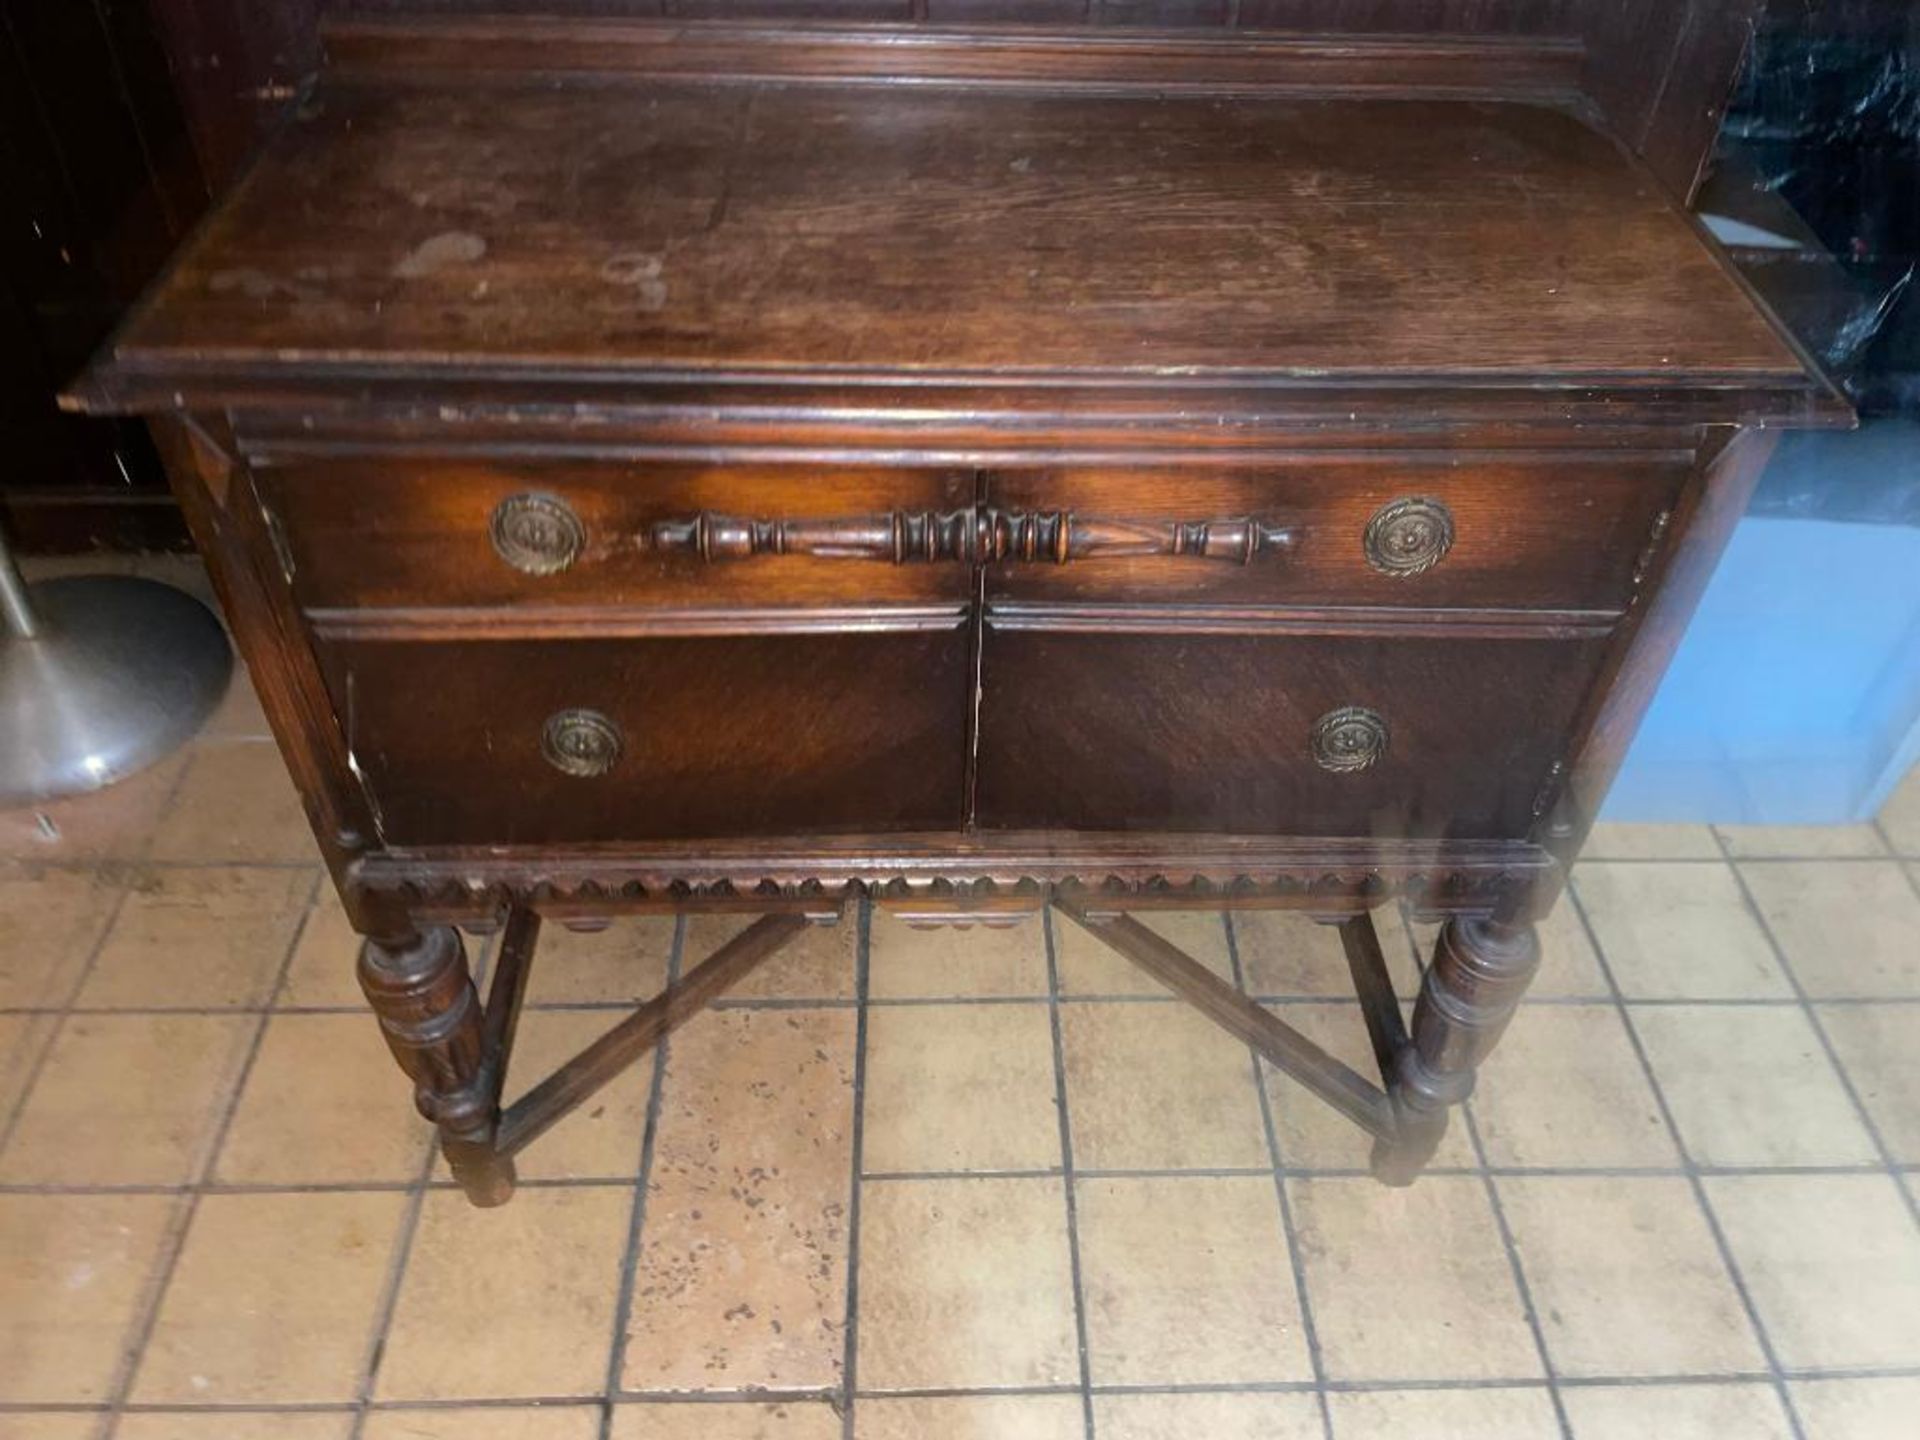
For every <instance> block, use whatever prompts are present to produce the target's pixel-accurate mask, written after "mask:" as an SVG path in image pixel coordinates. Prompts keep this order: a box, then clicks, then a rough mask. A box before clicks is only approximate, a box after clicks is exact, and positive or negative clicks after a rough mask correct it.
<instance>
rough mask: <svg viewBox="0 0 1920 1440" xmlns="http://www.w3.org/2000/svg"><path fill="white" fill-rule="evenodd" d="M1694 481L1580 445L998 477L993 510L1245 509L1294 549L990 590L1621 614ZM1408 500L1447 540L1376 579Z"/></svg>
mask: <svg viewBox="0 0 1920 1440" xmlns="http://www.w3.org/2000/svg"><path fill="white" fill-rule="evenodd" d="M1687 473H1688V471H1687V467H1685V466H1683V465H1676V464H1674V463H1673V462H1672V461H1671V460H1655V461H1653V462H1652V463H1650V464H1648V463H1638V462H1637V457H1631V456H1612V455H1607V454H1605V453H1601V454H1585V455H1583V454H1581V453H1580V452H1578V451H1569V452H1563V453H1561V454H1559V455H1554V456H1551V457H1543V458H1541V459H1540V460H1539V461H1537V462H1535V463H1532V464H1527V463H1524V462H1515V461H1511V460H1508V459H1507V458H1506V457H1504V456H1501V455H1498V454H1495V455H1483V456H1471V455H1466V454H1457V455H1455V456H1452V457H1449V458H1440V457H1437V456H1433V455H1426V456H1418V455H1416V456H1405V457H1403V456H1391V455H1354V456H1342V457H1339V458H1333V457H1329V458H1327V459H1325V460H1321V461H1306V462H1297V463H1291V464H1286V463H1281V464H1272V465H1265V466H1261V467H1259V468H1258V469H1252V468H1248V469H1240V468H1219V469H1209V470H1205V471H1196V470H1193V469H1190V468H1189V469H1180V470H1173V469H1166V470H1153V469H1142V468H1139V467H1137V466H1136V467H1133V468H1129V469H1119V468H1093V467H1089V468H1085V469H1080V468H1070V467H1064V466H1061V467H1049V468H1047V469H1043V470H1034V471H1024V472H1005V471H996V472H994V473H993V474H991V475H990V476H989V478H988V491H987V493H988V499H989V501H990V503H992V504H995V505H1005V506H1010V507H1013V508H1015V509H1019V508H1024V507H1031V506H1037V505H1040V504H1042V503H1045V504H1050V505H1055V506H1059V507H1061V508H1064V509H1070V510H1083V511H1084V510H1088V509H1092V508H1093V507H1096V506H1098V507H1099V508H1100V509H1101V510H1103V511H1105V512H1107V513H1110V514H1121V515H1126V516H1129V517H1131V518H1135V519H1139V520H1150V519H1159V518H1171V517H1174V516H1178V515H1185V514H1196V513H1209V514H1218V515H1247V516H1253V517H1256V518H1258V519H1259V520H1261V521H1263V522H1265V523H1267V524H1270V525H1275V526H1279V527H1282V528H1284V529H1286V530H1288V531H1289V532H1290V535H1291V540H1290V543H1289V544H1288V545H1287V546H1286V547H1285V548H1284V550H1276V551H1274V552H1273V553H1271V554H1269V555H1266V556H1262V557H1260V558H1259V559H1258V560H1256V561H1255V562H1254V563H1252V564H1248V565H1245V566H1196V565H1168V564H1164V563H1153V562H1151V561H1142V560H1139V559H1137V558H1132V557H1113V558H1103V559H1095V560H1089V561H1086V562H1084V563H1080V564H1075V565H1072V566H1068V567H1062V568H1050V567H1045V566H1033V565H1014V564H1002V565H995V566H993V567H991V568H990V570H989V572H988V574H987V582H986V584H987V589H986V594H987V598H988V599H989V601H999V600H1014V601H1033V602H1041V601H1045V602H1060V603H1073V602H1084V601H1100V600H1107V601H1112V600H1120V599H1125V600H1127V601H1129V602H1133V603H1148V602H1180V603H1188V604H1195V603H1204V604H1211V605H1223V604H1235V603H1243V604H1257V603H1265V604H1287V605H1294V606H1309V605H1335V606H1340V607H1343V608H1345V607H1364V606H1415V607H1431V608H1435V609H1452V608H1468V607H1473V606H1500V607H1505V608H1511V609H1527V608H1539V609H1569V610H1573V609H1592V610H1608V609H1614V610H1619V609H1624V608H1625V606H1626V604H1627V601H1628V599H1629V596H1630V594H1631V590H1632V579H1633V568H1634V556H1635V555H1636V554H1637V553H1638V551H1639V549H1640V548H1641V547H1643V546H1644V545H1645V544H1646V541H1647V539H1648V537H1649V535H1650V534H1651V532H1652V528H1653V523H1654V518H1655V516H1656V515H1658V514H1659V513H1660V511H1661V510H1662V509H1663V508H1665V507H1666V506H1667V505H1668V504H1670V503H1671V498H1672V496H1673V495H1674V494H1675V493H1676V492H1677V491H1678V489H1679V486H1680V483H1681V481H1682V480H1683V479H1684V478H1685V476H1686V474H1687ZM1409 496H1420V497H1431V498H1433V499H1435V500H1438V501H1439V502H1441V503H1442V504H1443V505H1444V506H1445V507H1446V508H1447V510H1448V511H1449V512H1450V513H1451V515H1452V517H1453V521H1454V539H1453V544H1452V547H1451V548H1450V549H1449V550H1448V551H1447V553H1446V555H1445V558H1444V559H1442V560H1441V561H1440V562H1439V563H1437V564H1436V565H1434V566H1433V567H1432V568H1431V569H1430V570H1428V571H1426V572H1425V573H1423V574H1419V575H1412V576H1393V575H1387V574H1383V573H1381V572H1380V571H1379V570H1378V569H1376V568H1375V567H1374V566H1373V565H1372V564H1370V563H1369V561H1368V559H1367V555H1366V550H1365V536H1366V530H1367V525H1368V523H1369V521H1371V520H1372V518H1373V517H1374V516H1375V515H1376V514H1378V513H1379V511H1380V510H1381V509H1382V507H1384V506H1386V505H1388V504H1390V503H1392V502H1393V501H1395V500H1398V499H1402V498H1405V497H1409Z"/></svg>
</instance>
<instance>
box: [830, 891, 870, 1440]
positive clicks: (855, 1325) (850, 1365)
mask: <svg viewBox="0 0 1920 1440" xmlns="http://www.w3.org/2000/svg"><path fill="white" fill-rule="evenodd" d="M841 923H842V924H845V923H846V922H845V921H844V920H843V921H842V922H841ZM856 923H857V924H858V925H859V927H860V929H859V933H858V935H857V936H856V937H855V942H854V951H853V993H854V999H855V1001H856V1002H857V1008H856V1009H855V1012H854V1016H855V1018H854V1022H853V1133H852V1137H851V1143H850V1144H849V1146H848V1149H849V1150H850V1151H851V1152H852V1155H851V1157H850V1160H849V1164H848V1175H847V1301H846V1309H845V1312H844V1316H843V1320H842V1333H841V1337H840V1340H841V1347H842V1348H841V1353H840V1385H839V1387H838V1394H839V1396H840V1434H841V1437H842V1440H854V1407H855V1404H856V1398H855V1397H856V1396H857V1394H858V1387H857V1378H858V1375H859V1363H860V1172H861V1171H862V1170H863V1169H865V1168H866V1166H865V1147H866V1125H867V1016H868V1013H869V1012H868V1005H867V1000H868V996H869V995H870V994H871V993H872V989H873V973H872V968H873V902H872V901H871V900H870V899H868V898H867V897H866V896H864V895H863V896H861V897H860V899H859V902H858V910H857V920H856Z"/></svg>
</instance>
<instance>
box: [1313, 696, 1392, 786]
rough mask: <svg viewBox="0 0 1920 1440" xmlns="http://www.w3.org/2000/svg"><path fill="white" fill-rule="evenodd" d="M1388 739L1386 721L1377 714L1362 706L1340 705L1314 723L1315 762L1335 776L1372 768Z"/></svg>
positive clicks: (1385, 751)
mask: <svg viewBox="0 0 1920 1440" xmlns="http://www.w3.org/2000/svg"><path fill="white" fill-rule="evenodd" d="M1387 740H1388V733H1387V722H1386V721H1385V720H1383V719H1381V718H1380V716H1379V715H1378V714H1376V713H1375V712H1374V711H1372V710H1368V709H1366V708H1365V707H1364V706H1360V705H1343V706H1341V708H1340V709H1338V710H1329V711H1328V712H1327V713H1326V714H1325V715H1322V716H1321V717H1320V718H1319V719H1318V720H1317V721H1315V722H1314V726H1313V736H1312V740H1311V746H1312V749H1313V759H1314V763H1315V764H1317V765H1318V766H1319V767H1320V768H1321V769H1322V770H1331V771H1333V772H1334V773H1335V774H1336V775H1347V774H1351V773H1353V772H1354V771H1357V770H1367V769H1371V768H1372V767H1373V766H1375V765H1377V764H1379V762H1380V760H1381V757H1383V756H1384V755H1385V754H1386V753H1387Z"/></svg>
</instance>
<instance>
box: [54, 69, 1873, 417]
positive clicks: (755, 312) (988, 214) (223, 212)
mask: <svg viewBox="0 0 1920 1440" xmlns="http://www.w3.org/2000/svg"><path fill="white" fill-rule="evenodd" d="M1577 111H1578V107H1577V105H1574V104H1567V105H1561V104H1555V103H1551V101H1550V100H1543V99H1542V98H1541V97H1538V96H1534V97H1532V98H1530V99H1500V98H1489V97H1482V96H1468V95H1446V94H1435V93H1432V92H1431V91H1430V90H1429V91H1426V92H1421V93H1407V94H1380V93H1374V94H1360V95H1356V94H1352V93H1325V92H1313V91H1304V90H1301V89H1299V88H1281V89H1271V90H1265V91H1262V90H1258V89H1251V90H1250V89H1247V88H1240V89H1236V90H1233V91H1231V92H1227V93H1212V94H1209V93H1205V92H1204V91H1195V90H1194V89H1192V88H1191V87H1188V88H1186V89H1183V90H1178V91H1176V92H1174V93H1166V92H1156V91H1154V90H1153V89H1151V88H1144V89H1143V88H1141V87H1139V86H1134V87H1131V88H1128V89H1124V90H1122V89H1118V88H1116V89H1114V90H1111V91H1104V92H1103V91H1101V90H1100V89H1098V88H1094V89H1089V88H1086V87H1084V86H1082V87H1078V88H1066V89H1056V90H1049V89H1047V88H1045V87H1044V86H1032V85H1020V86H1011V87H1004V88H1002V87H992V86H988V87H980V86H974V85H966V84H941V83H911V84H883V83H871V81H870V80H862V79H857V78H856V79H851V80H849V79H831V78H830V79H828V80H826V81H819V80H816V81H815V82H813V83H796V82H794V81H792V80H790V79H783V78H778V77H775V78H768V77H761V78H759V79H748V80H742V79H739V78H730V79H719V78H712V77H704V76H699V75H677V74H676V75H659V74H643V75H623V76H607V75H597V76H596V75H580V74H574V75H564V76H557V75H553V74H541V75H521V76H518V77H516V76H512V75H504V76H503V75H501V74H498V73H492V74H488V75H486V76H484V77H474V76H468V77H465V78H449V77H448V76H446V75H444V74H443V75H439V76H438V77H437V78H436V77H427V78H421V77H405V76H396V75H393V74H390V73H378V74H374V73H359V74H356V73H355V72H353V71H351V70H347V71H343V72H342V73H340V74H339V75H337V76H335V77H333V78H332V79H331V80H329V81H328V82H327V83H326V84H324V85H323V86H322V87H321V88H320V90H319V91H318V93H317V94H316V96H315V97H314V98H313V99H311V100H310V101H309V102H308V103H306V104H305V105H304V106H303V107H302V108H301V109H300V110H299V111H298V113H297V114H296V115H294V116H293V117H292V118H291V120H290V122H289V123H288V124H287V125H286V126H285V127H284V128H283V129H282V131H281V132H280V133H279V134H278V136H277V137H276V138H275V139H274V140H273V141H272V142H271V143H270V144H269V145H268V147H267V148H266V150H265V152H264V153H263V154H262V155H261V156H260V157H259V159H258V160H257V161H256V163H255V165H254V167H253V168H252V170H251V171H250V173H249V174H248V175H247V177H246V178H245V179H244V180H243V181H242V182H241V184H240V185H239V186H238V188H237V189H236V190H235V191H234V192H233V193H232V194H231V195H229V196H228V197H227V198H226V199H225V200H224V202H222V203H221V204H220V205H219V206H218V208H217V209H216V210H215V212H214V214H213V215H212V216H211V218H210V219H209V220H208V221H207V223H205V224H204V225H203V226H202V228H201V229H200V231H199V232H198V233H197V234H196V235H195V237H194V238H193V239H192V240H191V241H190V242H189V243H188V244H187V246H186V247H185V248H184V249H183V250H182V252H181V253H180V254H179V255H178V256H177V257H176V259H175V261H174V263H173V264H172V266H171V267H170V269H169V270H168V272H167V273H166V275H165V276H164V277H163V278H162V279H161V280H160V281H159V282H158V283H157V284H156V286H155V287H154V288H153V290H152V291H151V292H150V294H149V295H148V296H147V298H146V299H145V300H144V301H143V302H142V304H141V305H140V306H139V307H138V309H137V310H136V311H135V312H134V314H133V315H132V316H131V317H130V319H129V320H128V322H127V323H126V325H125V326H124V327H123V329H122V331H121V333H120V334H119V335H118V336H117V337H116V339H115V340H114V342H113V343H112V344H111V345H110V347H109V349H108V351H107V352H106V353H105V354H104V355H103V356H102V357H101V359H100V361H98V362H97V363H96V365H95V367H94V368H93V370H91V371H90V372H89V373H88V374H87V375H86V376H85V377H83V378H82V380H81V381H80V382H78V383H77V384H76V386H75V387H74V389H73V391H72V392H71V393H70V395H69V396H68V397H67V398H68V403H70V404H72V405H74V406H75V407H77V408H93V409H139V408H150V407H153V406H157V405H171V404H183V403H196V398H199V399H210V398H222V399H224V400H226V401H228V402H232V401H233V399H234V398H235V396H236V395H241V394H245V393H248V392H249V391H250V390H253V389H257V390H259V391H261V392H263V393H264V392H272V393H274V394H277V395H283V396H284V395H287V394H293V393H299V392H301V391H303V390H312V391H314V392H315V393H318V392H320V391H322V390H325V389H326V388H327V387H329V386H331V387H335V388H336V389H337V388H338V387H341V386H354V387H359V388H360V391H361V393H365V392H366V388H367V387H369V386H371V387H375V388H376V389H377V388H378V387H380V386H395V387H408V388H411V389H414V390H416V391H418V390H421V389H422V387H425V388H427V389H431V387H432V386H433V385H435V384H438V383H443V382H451V381H456V380H457V381H460V382H463V383H468V384H472V383H495V384H499V385H503V386H507V387H509V388H510V387H512V386H514V385H520V386H523V387H524V386H532V385H536V384H540V385H546V386H549V387H552V386H555V385H578V384H600V385H605V384H609V383H617V384H619V385H621V386H623V387H640V388H642V389H649V393H652V390H653V389H654V388H658V389H660V390H662V391H663V393H664V392H665V391H671V390H672V389H673V387H675V386H682V387H699V391H700V394H701V395H702V396H711V395H713V394H715V393H720V392H718V391H716V388H715V387H721V390H724V387H725V386H727V385H738V386H748V385H751V386H755V387H761V388H762V389H764V388H765V387H772V388H773V389H774V391H776V392H778V393H788V394H790V395H791V396H792V398H793V400H794V402H795V403H796V404H807V403H813V401H814V399H816V398H817V397H818V396H819V395H821V394H823V393H824V392H825V389H826V388H829V387H830V388H831V389H832V391H833V392H834V393H835V394H838V395H842V396H844V395H846V394H848V393H850V392H851V393H855V394H857V393H859V392H860V391H861V389H862V387H869V386H877V387H881V388H883V389H884V390H885V391H886V393H887V394H888V395H889V396H898V395H899V394H901V393H903V392H909V391H912V390H914V389H916V388H918V389H920V390H922V391H923V392H925V391H927V390H928V388H929V387H933V388H940V387H948V389H951V388H952V387H972V388H973V389H974V390H976V391H983V390H992V391H995V392H998V393H1013V392H1014V391H1016V390H1018V391H1020V392H1023V393H1029V394H1030V393H1036V392H1044V393H1048V394H1052V395H1055V396H1057V397H1059V402H1060V403H1061V404H1062V405H1068V406H1070V405H1071V404H1072V403H1073V399H1072V397H1073V396H1074V395H1076V394H1080V393H1090V392H1091V391H1092V390H1095V389H1100V390H1103V391H1105V392H1107V393H1112V392H1113V391H1115V390H1116V388H1117V389H1118V390H1121V391H1128V392H1131V393H1141V392H1152V393H1164V394H1166V395H1180V394H1186V395H1189V396H1191V395H1193V394H1194V393H1195V392H1196V391H1198V392H1205V391H1208V390H1210V389H1211V390H1217V391H1222V392H1224V391H1225V390H1226V389H1228V388H1231V389H1232V390H1233V391H1234V393H1235V394H1237V395H1241V396H1245V395H1247V394H1250V393H1255V392H1260V391H1263V390H1264V391H1269V392H1272V393H1285V394H1290V395H1294V396H1298V395H1301V394H1307V393H1311V394H1316V395H1320V396H1323V397H1325V398H1326V399H1327V401H1328V403H1329V404H1330V405H1331V404H1336V403H1338V401H1339V397H1340V396H1341V395H1351V394H1354V393H1359V392H1368V393H1373V392H1379V391H1381V390H1387V391H1394V392H1404V391H1408V390H1418V391H1420V392H1422V393H1439V392H1445V393H1448V394H1474V393H1481V392H1488V391H1492V392H1504V393H1507V394H1509V395H1511V392H1513V391H1516V390H1524V391H1529V392H1540V391H1546V392H1550V393H1553V392H1559V393H1576V392H1577V393H1578V394H1580V395H1582V396H1584V397H1586V398H1587V399H1588V400H1589V401H1594V400H1595V399H1596V397H1597V398H1598V399H1599V400H1610V401H1613V402H1617V403H1621V404H1623V405H1626V406H1628V407H1631V405H1632V403H1633V400H1634V397H1636V396H1643V397H1644V396H1650V395H1669V396H1670V395H1673V394H1675V393H1682V392H1684V393H1686V394H1688V395H1690V396H1692V397H1693V403H1694V404H1695V406H1696V408H1698V409H1700V410H1701V416H1700V418H1713V419H1726V420H1734V419H1748V420H1751V419H1755V418H1760V419H1781V420H1790V419H1800V420H1811V419H1817V418H1819V417H1820V416H1821V415H1822V414H1823V413H1825V414H1828V415H1829V416H1830V415H1831V413H1832V412H1833V411H1834V410H1835V409H1836V408H1837V406H1836V402H1835V401H1834V400H1833V399H1832V397H1831V396H1830V392H1829V391H1828V390H1827V389H1826V387H1825V386H1824V385H1823V383H1822V382H1821V381H1820V380H1818V379H1817V378H1816V377H1815V376H1813V375H1810V374H1809V372H1808V370H1807V369H1806V367H1805V366H1804V365H1803V362H1802V359H1801V357H1800V356H1799V355H1798V354H1797V353H1796V351H1795V350H1794V348H1793V347H1792V346H1791V344H1790V342H1788V341H1787V340H1785V339H1784V338H1783V336H1782V334H1781V333H1780V331H1779V330H1778V329H1777V328H1776V326H1775V325H1774V324H1773V323H1772V322H1771V321H1770V320H1769V318H1768V317H1767V316H1766V315H1765V313H1764V312H1763V311H1762V309H1761V308H1760V307H1759V305H1758V303H1757V301H1756V300H1755V299H1754V298H1753V297H1752V296H1751V294H1750V293H1749V292H1748V291H1747V290H1746V288H1745V287H1744V286H1743V285H1742V284H1741V283H1740V282H1739V281H1738V280H1737V279H1736V278H1735V276H1734V275H1733V273H1732V272H1731V271H1730V269H1729V268H1728V267H1727V266H1726V265H1725V264H1724V263H1723V261H1722V259H1721V258H1720V257H1719V256H1718V255H1717V254H1716V253H1715V252H1714V251H1713V249H1712V248H1711V245H1710V242H1709V241H1707V240H1705V239H1704V238H1703V237H1702V235H1701V233H1700V232H1699V230H1698V228H1697V227H1696V226H1695V225H1694V223H1693V222H1692V220H1691V219H1690V218H1689V217H1688V216H1687V215H1686V213H1685V212H1684V211H1683V210H1682V209H1681V208H1680V207H1679V206H1678V205H1676V203H1675V202H1674V201H1673V200H1672V199H1671V198H1669V197H1668V196H1667V195H1666V194H1665V193H1664V192H1663V191H1662V190H1661V188H1660V187H1659V186H1658V185H1657V183H1656V182H1655V181H1654V180H1653V179H1652V177H1651V176H1650V175H1649V174H1648V172H1646V171H1645V170H1644V169H1643V168H1642V167H1641V166H1640V164H1639V163H1638V162H1637V161H1636V160H1635V159H1634V158H1633V157H1632V156H1631V155H1630V154H1629V153H1628V152H1626V151H1625V149H1624V148H1623V147H1621V146H1620V145H1619V144H1617V143H1616V142H1615V141H1614V140H1613V139H1611V138H1610V137H1608V136H1606V135H1605V134H1603V133H1601V132H1600V131H1598V130H1597V129H1595V128H1594V127H1593V126H1592V125H1590V124H1589V123H1588V122H1587V121H1586V120H1585V119H1583V118H1582V117H1581V115H1580V114H1579V113H1577ZM783 387H785V388H784V389H783ZM623 393H627V392H626V391H624V390H623ZM943 393H945V392H943ZM889 403H895V402H894V401H891V400H890V401H889ZM1198 403H1201V408H1205V406H1204V402H1198ZM1236 403H1242V402H1236ZM1716 404H1717V407H1718V412H1721V413H1715V407H1716Z"/></svg>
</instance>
